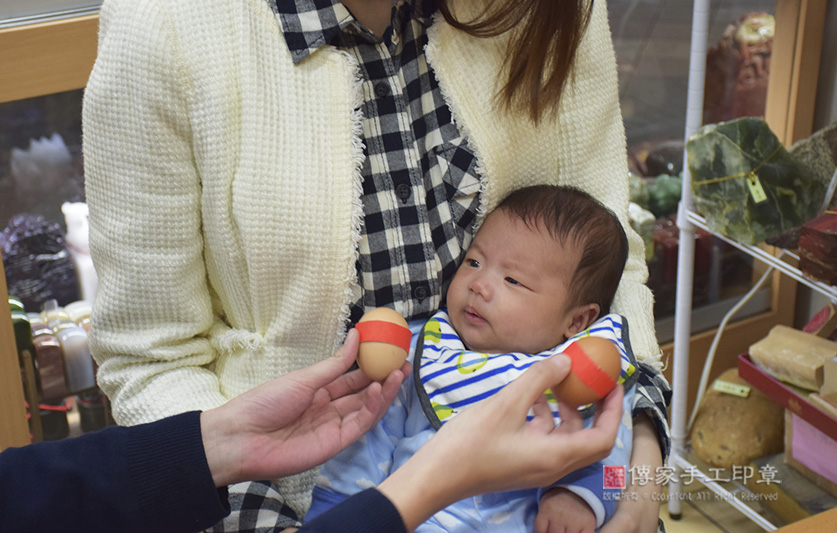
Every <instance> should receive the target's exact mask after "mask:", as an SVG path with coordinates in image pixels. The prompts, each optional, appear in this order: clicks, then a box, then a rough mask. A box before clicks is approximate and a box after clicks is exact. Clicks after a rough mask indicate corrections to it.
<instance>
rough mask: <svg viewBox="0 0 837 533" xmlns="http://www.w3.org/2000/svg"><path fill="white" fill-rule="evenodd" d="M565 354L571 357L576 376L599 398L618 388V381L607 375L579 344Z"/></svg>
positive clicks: (575, 344)
mask: <svg viewBox="0 0 837 533" xmlns="http://www.w3.org/2000/svg"><path fill="white" fill-rule="evenodd" d="M564 353H565V354H566V355H568V356H569V358H570V361H571V362H572V369H573V372H575V375H576V376H578V378H579V379H580V380H581V382H582V383H584V384H585V385H587V387H588V388H589V389H590V390H592V391H593V392H595V393H596V396H598V397H599V398H604V397H605V396H607V395H608V393H609V392H610V391H612V390H613V387H615V386H616V381H615V380H613V379H611V377H610V376H608V375H607V374H605V372H604V370H602V369H601V368H600V367H599V365H597V364H596V363H594V362H593V360H592V359H590V356H588V355H587V353H586V352H585V351H584V349H583V348H581V346H579V345H578V343H577V342H574V343H572V344H570V345H569V346H568V347H567V349H566V350H564Z"/></svg>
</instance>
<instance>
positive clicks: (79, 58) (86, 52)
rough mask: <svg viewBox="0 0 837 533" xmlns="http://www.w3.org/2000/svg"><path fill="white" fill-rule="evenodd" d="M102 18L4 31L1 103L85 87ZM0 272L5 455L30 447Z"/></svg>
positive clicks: (0, 417)
mask: <svg viewBox="0 0 837 533" xmlns="http://www.w3.org/2000/svg"><path fill="white" fill-rule="evenodd" d="M98 28H99V17H98V15H87V16H82V17H75V18H69V19H63V20H59V21H53V22H44V23H38V24H31V25H27V26H20V27H13V28H6V29H2V30H0V50H2V51H3V53H2V54H0V72H2V73H3V79H4V80H13V83H2V84H0V103H3V102H10V101H14V100H22V99H24V98H34V97H36V96H43V95H47V94H54V93H58V92H63V91H71V90H75V89H81V88H83V87H84V86H85V85H86V84H87V78H88V77H89V76H90V70H91V69H92V68H93V61H94V60H95V58H96V46H97V38H98V35H97V34H98ZM7 291H8V290H7V288H6V278H5V275H4V273H3V269H0V451H2V450H4V449H5V448H8V447H11V446H23V445H25V444H28V443H29V427H28V424H27V422H26V415H25V411H24V402H23V386H22V384H21V380H20V369H19V365H18V357H17V348H16V346H15V342H14V334H13V331H12V320H11V314H10V312H9V306H8V304H6V301H7V300H8V292H7Z"/></svg>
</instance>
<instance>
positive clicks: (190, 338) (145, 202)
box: [83, 1, 225, 425]
mask: <svg viewBox="0 0 837 533" xmlns="http://www.w3.org/2000/svg"><path fill="white" fill-rule="evenodd" d="M180 64H181V61H180V56H179V50H178V45H177V42H176V40H175V38H174V32H173V28H172V27H171V24H170V22H169V18H168V17H167V14H166V4H165V3H164V2H152V1H141V2H127V1H108V2H105V3H104V6H103V9H102V12H101V17H100V33H99V53H98V58H97V61H96V64H95V66H94V68H93V72H92V74H91V76H90V79H89V82H88V85H87V89H86V91H85V97H84V107H83V128H84V152H85V180H86V181H85V187H86V194H87V200H88V203H89V206H90V245H91V254H92V256H93V259H94V262H95V266H96V271H97V274H98V276H99V280H100V283H99V292H98V294H97V298H96V302H95V304H94V310H93V317H92V328H91V343H92V351H93V354H94V357H95V358H96V360H97V362H98V363H99V365H100V368H99V374H98V378H99V385H100V386H101V388H102V389H103V390H104V391H105V392H106V393H107V394H108V396H110V398H111V399H112V401H113V406H114V415H115V418H116V419H117V421H118V422H119V423H120V424H123V425H133V424H138V423H141V422H148V421H151V420H156V419H159V418H163V417H165V416H169V415H172V414H176V413H179V412H183V411H191V410H206V409H210V408H212V407H216V406H218V405H220V404H222V403H223V402H224V401H225V397H224V396H223V395H222V394H221V392H220V390H219V384H218V379H217V377H216V376H215V374H214V373H213V372H212V371H211V370H210V369H209V365H211V364H212V363H213V361H214V359H215V352H214V351H213V348H212V346H211V344H210V342H209V341H208V340H207V338H206V335H205V333H206V332H207V331H208V330H209V329H210V327H211V326H212V323H213V313H212V304H211V297H210V292H209V288H208V284H207V282H206V272H205V266H204V261H203V240H202V233H201V215H200V213H201V205H200V203H201V196H200V194H201V183H200V180H199V175H198V171H197V168H196V166H195V163H194V161H195V157H194V155H193V153H192V148H191V144H190V141H189V139H190V137H191V135H192V132H191V130H190V121H189V116H188V114H187V104H186V102H187V97H186V95H185V94H184V90H185V89H184V87H188V81H187V80H185V79H184V77H183V73H182V72H181V70H180V68H179V65H180Z"/></svg>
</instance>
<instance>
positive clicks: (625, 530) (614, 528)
mask: <svg viewBox="0 0 837 533" xmlns="http://www.w3.org/2000/svg"><path fill="white" fill-rule="evenodd" d="M662 466H663V457H662V453H661V452H660V443H659V441H658V440H657V432H656V431H655V430H654V424H653V422H651V420H650V419H649V418H648V417H647V416H645V415H643V414H641V415H639V416H638V417H636V418H635V419H634V437H633V444H632V448H631V469H632V471H637V470H636V469H638V468H644V469H646V472H647V474H648V477H649V478H650V479H649V480H647V481H648V482H647V483H643V484H639V483H638V482H636V481H634V482H632V483H630V484H629V485H628V487H627V488H626V489H625V491H624V497H623V498H622V499H621V500H620V501H619V505H618V506H617V507H616V512H615V513H614V514H613V516H612V517H611V518H610V520H608V521H607V522H605V524H604V525H603V526H602V529H601V532H602V533H654V532H656V531H657V524H658V522H659V515H660V503H661V502H662V492H663V488H662V486H661V485H660V484H659V483H657V482H655V481H654V479H655V474H656V472H657V470H658V469H659V468H660V467H662Z"/></svg>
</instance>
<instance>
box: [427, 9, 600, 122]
mask: <svg viewBox="0 0 837 533" xmlns="http://www.w3.org/2000/svg"><path fill="white" fill-rule="evenodd" d="M456 1H462V0H438V4H439V11H440V12H441V13H442V15H443V16H444V17H445V20H446V21H447V22H448V24H450V25H451V26H453V27H454V28H458V29H460V30H462V31H464V32H466V33H468V34H470V35H473V36H475V37H494V36H497V35H501V34H503V33H505V32H507V31H509V30H511V29H512V28H515V27H516V26H518V25H522V27H520V28H517V29H516V30H515V32H514V34H513V37H512V39H511V43H510V45H509V49H508V53H507V54H506V58H505V68H506V72H507V78H506V81H505V83H504V84H503V85H502V87H501V88H500V91H499V94H498V96H499V98H500V102H501V103H502V104H503V105H504V106H505V107H506V108H507V109H512V108H513V109H517V110H521V111H524V112H526V113H528V114H529V116H530V117H531V118H532V120H533V121H535V122H538V121H539V120H540V119H541V118H542V117H543V116H544V114H547V113H554V112H555V111H557V109H558V103H559V102H560V100H561V95H562V94H563V93H564V89H565V88H566V86H567V82H568V80H570V79H571V77H572V67H573V62H574V58H575V53H576V51H577V50H578V45H579V42H580V41H581V37H582V36H583V35H584V31H585V30H586V28H587V24H588V22H589V21H590V14H591V12H592V9H593V0H490V1H489V2H488V8H487V10H486V11H485V13H483V14H482V15H481V16H480V17H477V18H476V19H474V20H468V21H462V20H459V19H457V18H456V15H455V14H454V12H453V11H452V10H451V4H453V3H455V2H456Z"/></svg>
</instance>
